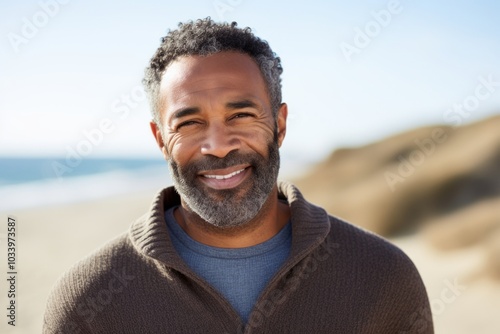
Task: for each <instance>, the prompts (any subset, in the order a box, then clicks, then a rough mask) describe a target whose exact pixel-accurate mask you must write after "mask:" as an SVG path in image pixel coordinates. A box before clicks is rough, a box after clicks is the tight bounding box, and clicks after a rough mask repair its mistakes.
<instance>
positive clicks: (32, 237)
mask: <svg viewBox="0 0 500 334" xmlns="http://www.w3.org/2000/svg"><path fill="white" fill-rule="evenodd" d="M156 190H157V189H151V190H147V191H141V192H138V193H134V194H129V195H120V196H114V197H109V198H105V199H100V200H93V201H87V202H81V203H74V204H66V205H63V206H53V207H46V208H38V209H32V210H22V211H17V212H12V213H9V214H12V215H14V216H15V217H16V219H17V221H18V273H19V274H18V287H17V289H18V298H17V305H18V309H17V319H16V327H12V326H9V325H7V321H6V320H5V316H4V317H3V319H4V320H3V321H2V323H1V325H0V332H1V333H5V334H10V333H27V334H28V333H30V334H31V333H40V332H41V328H42V322H43V312H44V308H45V303H46V300H47V296H48V294H49V291H50V289H51V287H52V286H53V285H54V283H55V282H56V280H57V278H58V277H59V276H60V275H61V274H62V273H63V272H64V271H66V270H67V269H68V268H70V267H71V266H72V265H73V264H74V263H75V262H77V261H78V260H79V259H81V258H83V257H85V256H87V255H88V254H89V253H91V252H92V251H94V250H95V249H96V248H98V247H99V246H101V245H102V244H104V243H105V242H106V241H108V240H110V239H112V238H113V237H114V236H116V235H118V234H120V233H122V232H124V231H126V230H127V228H128V226H129V225H130V224H131V222H132V221H133V220H134V219H135V218H137V217H139V216H140V215H142V214H143V213H144V212H145V211H146V210H147V208H148V206H149V204H150V202H151V200H152V198H153V196H154V194H155V193H156ZM2 219H3V220H4V221H6V220H7V215H5V214H3V216H2ZM2 232H3V231H2ZM4 241H5V239H2V243H3V242H4ZM393 241H394V242H395V243H396V244H397V245H398V246H399V247H401V248H402V249H403V250H404V251H405V252H406V253H407V254H408V255H409V256H410V258H411V259H412V260H413V261H414V263H415V264H416V266H417V267H418V269H419V270H420V272H421V275H422V277H423V280H424V282H425V284H426V286H427V289H428V293H429V298H430V300H431V304H432V309H433V314H434V321H435V328H436V333H453V334H465V333H475V334H487V333H491V334H493V333H499V332H500V317H498V316H499V315H500V284H499V283H498V282H495V281H493V280H489V279H487V278H484V277H483V275H481V273H480V272H478V271H479V270H481V261H482V259H483V254H482V252H483V251H484V249H483V248H482V247H481V246H475V247H472V248H466V249H461V250H459V251H454V252H440V251H438V250H435V249H433V248H432V247H431V246H430V245H429V244H428V243H427V242H426V241H425V239H424V238H423V237H422V236H420V235H414V236H409V237H404V238H399V239H395V240H393ZM2 247H3V246H2ZM5 266H6V264H5V262H3V263H2V271H3V272H6V267H5ZM450 286H454V288H450ZM1 288H2V291H5V290H4V288H6V281H5V280H2V287H1ZM1 297H2V298H1V301H2V305H5V303H6V296H5V294H3V293H2V296H1ZM2 308H3V306H2ZM4 313H5V311H4Z"/></svg>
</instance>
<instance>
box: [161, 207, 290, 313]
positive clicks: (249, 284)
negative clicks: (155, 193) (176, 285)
mask: <svg viewBox="0 0 500 334" xmlns="http://www.w3.org/2000/svg"><path fill="white" fill-rule="evenodd" d="M174 209H175V208H170V209H169V210H167V211H166V212H165V219H166V222H167V226H168V229H169V231H170V236H171V239H172V243H173V246H174V248H175V249H176V251H177V252H178V253H179V255H180V256H181V258H182V259H183V260H184V261H185V262H186V263H187V264H188V266H189V267H191V269H193V271H194V272H195V273H197V274H198V275H200V276H201V277H202V278H204V279H205V280H206V281H207V282H208V283H210V284H211V285H212V286H213V287H215V288H216V289H217V290H218V291H219V292H220V293H221V294H222V295H223V296H224V297H225V298H226V299H227V300H228V301H229V302H230V303H231V305H232V306H233V307H234V309H235V310H236V311H237V312H238V314H239V315H240V316H241V318H242V319H243V321H244V322H247V320H248V317H249V315H250V312H251V311H252V308H253V305H254V304H255V302H256V301H257V298H258V297H259V295H260V293H261V292H262V290H263V289H264V288H265V286H266V285H267V283H268V282H269V280H270V279H271V278H272V277H273V276H274V274H275V273H276V272H277V271H278V269H279V268H280V267H281V265H282V264H283V263H284V262H285V260H286V258H287V257H288V254H289V253H290V247H291V242H292V227H291V223H290V222H288V224H287V225H285V227H284V228H283V229H282V230H281V231H280V232H279V233H278V234H276V235H275V236H274V237H272V238H271V239H269V240H267V241H265V242H263V243H261V244H258V245H255V246H251V247H245V248H218V247H212V246H207V245H205V244H202V243H200V242H198V241H195V240H194V239H192V238H191V237H190V236H189V235H188V234H187V233H186V232H185V231H184V230H183V229H182V228H181V227H180V226H179V224H178V223H177V222H176V220H175V218H174V215H173V212H174Z"/></svg>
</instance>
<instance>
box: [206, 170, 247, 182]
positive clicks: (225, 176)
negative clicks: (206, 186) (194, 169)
mask: <svg viewBox="0 0 500 334" xmlns="http://www.w3.org/2000/svg"><path fill="white" fill-rule="evenodd" d="M244 170H245V168H243V169H240V170H237V171H235V172H232V173H229V174H227V175H203V176H204V177H206V178H208V179H217V180H225V179H229V178H231V177H233V176H235V175H237V174H239V173H241V172H243V171H244Z"/></svg>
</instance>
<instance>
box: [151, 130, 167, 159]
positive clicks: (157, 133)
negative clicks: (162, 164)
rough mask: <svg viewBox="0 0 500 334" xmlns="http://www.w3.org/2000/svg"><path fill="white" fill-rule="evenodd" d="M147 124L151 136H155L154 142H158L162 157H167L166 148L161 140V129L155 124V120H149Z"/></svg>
mask: <svg viewBox="0 0 500 334" xmlns="http://www.w3.org/2000/svg"><path fill="white" fill-rule="evenodd" d="M149 126H150V127H151V132H152V133H153V137H155V140H156V143H157V144H158V147H159V148H160V150H161V152H162V153H163V157H164V158H165V160H168V159H169V156H168V152H167V148H166V147H165V144H164V142H163V136H162V135H161V130H160V127H159V126H158V125H157V124H156V122H155V121H151V122H149Z"/></svg>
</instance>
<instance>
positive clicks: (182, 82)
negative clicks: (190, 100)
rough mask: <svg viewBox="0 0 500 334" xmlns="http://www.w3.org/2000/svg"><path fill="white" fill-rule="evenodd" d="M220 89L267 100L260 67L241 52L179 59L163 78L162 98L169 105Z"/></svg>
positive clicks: (166, 71) (171, 65)
mask: <svg viewBox="0 0 500 334" xmlns="http://www.w3.org/2000/svg"><path fill="white" fill-rule="evenodd" d="M217 89H220V90H224V89H225V90H234V91H238V92H240V93H242V94H253V95H262V94H264V95H265V96H266V99H267V90H266V83H265V81H264V78H263V76H262V73H261V71H260V69H259V67H258V65H257V63H256V62H255V61H254V60H253V59H252V58H251V57H250V56H248V55H246V54H243V53H238V52H220V53H216V54H213V55H210V56H183V57H179V58H178V59H176V60H175V61H173V62H172V63H171V64H170V65H169V66H168V67H167V69H166V70H165V72H164V74H163V76H162V80H161V85H160V96H161V99H162V101H163V102H164V103H167V104H169V103H174V102H177V101H179V100H180V99H185V98H186V97H189V96H191V95H196V94H197V93H202V92H207V91H210V90H217ZM164 106H165V105H164Z"/></svg>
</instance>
